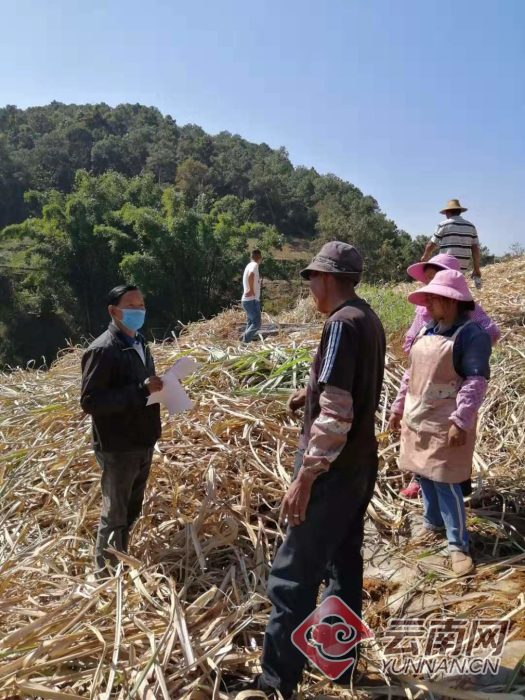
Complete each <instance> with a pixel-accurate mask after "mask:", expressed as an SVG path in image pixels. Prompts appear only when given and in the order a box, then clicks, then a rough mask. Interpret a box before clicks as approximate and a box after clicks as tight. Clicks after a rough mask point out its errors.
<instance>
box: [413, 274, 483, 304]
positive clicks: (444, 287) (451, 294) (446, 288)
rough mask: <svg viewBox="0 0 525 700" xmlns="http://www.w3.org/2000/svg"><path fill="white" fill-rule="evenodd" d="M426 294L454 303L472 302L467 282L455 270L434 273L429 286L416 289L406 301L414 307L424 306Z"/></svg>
mask: <svg viewBox="0 0 525 700" xmlns="http://www.w3.org/2000/svg"><path fill="white" fill-rule="evenodd" d="M427 294H434V295H435V296H437V297H447V298H448V299H455V300H456V301H473V298H472V294H471V292H470V289H469V288H468V284H467V280H466V279H465V278H464V277H463V275H462V274H461V272H457V270H442V271H441V272H438V273H436V276H435V277H434V279H433V280H432V282H430V284H427V286H426V287H423V288H422V289H418V291H417V292H412V294H409V295H408V297H407V299H408V301H409V302H410V303H411V304H415V305H416V306H425V302H426V295H427Z"/></svg>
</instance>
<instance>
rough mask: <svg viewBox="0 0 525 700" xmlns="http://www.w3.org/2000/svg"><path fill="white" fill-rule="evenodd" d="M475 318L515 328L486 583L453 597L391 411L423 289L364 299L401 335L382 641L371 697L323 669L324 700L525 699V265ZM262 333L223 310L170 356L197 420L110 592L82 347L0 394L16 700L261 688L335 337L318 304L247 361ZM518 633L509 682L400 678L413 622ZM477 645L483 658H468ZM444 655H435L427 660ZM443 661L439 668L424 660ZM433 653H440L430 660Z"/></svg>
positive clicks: (393, 376)
mask: <svg viewBox="0 0 525 700" xmlns="http://www.w3.org/2000/svg"><path fill="white" fill-rule="evenodd" d="M483 282H484V286H483V289H482V290H481V291H479V292H476V299H477V300H478V301H479V303H480V304H482V306H483V308H484V309H485V311H486V312H487V314H490V316H491V318H492V319H493V320H494V321H495V322H496V323H497V324H498V325H499V326H500V328H501V330H502V337H501V340H500V342H499V344H498V346H497V347H496V348H495V350H494V351H493V354H492V358H491V379H490V382H489V389H488V393H487V396H486V398H485V401H484V403H483V406H482V409H481V411H480V414H479V430H478V440H477V444H476V450H475V455H474V473H473V492H472V495H471V496H470V498H469V499H468V500H467V526H468V529H469V532H470V536H471V552H472V555H473V558H474V560H475V562H476V570H475V572H474V573H473V574H471V575H468V576H465V577H463V578H461V579H456V578H452V577H451V576H450V575H449V571H448V569H447V567H446V566H445V556H444V555H445V551H446V542H445V541H444V540H443V539H442V538H440V537H437V536H435V535H433V534H429V533H428V532H424V531H423V530H422V528H421V525H422V512H423V505H422V500H421V499H420V498H419V499H408V498H404V497H402V496H400V495H399V492H400V490H401V489H403V488H404V487H406V486H407V485H408V483H409V481H410V477H409V476H407V475H406V474H402V473H401V472H400V471H399V469H398V464H397V460H398V454H399V437H398V436H396V435H394V434H392V433H391V431H390V430H389V428H388V418H389V412H390V406H391V404H392V402H393V400H394V399H395V397H396V393H397V390H398V388H399V384H400V381H401V377H402V375H403V371H404V368H405V366H406V356H405V355H404V353H403V351H402V349H401V344H402V338H403V335H404V333H405V332H406V330H407V328H408V326H409V325H410V322H411V314H412V309H411V308H410V305H409V304H408V303H407V302H406V300H405V298H406V293H407V292H408V291H410V290H412V289H415V288H416V287H417V283H414V285H398V286H397V287H385V288H382V287H367V286H365V287H364V288H363V290H360V287H358V288H357V293H358V294H361V295H362V296H363V297H364V298H366V299H368V301H369V302H370V303H371V305H372V306H373V308H374V309H375V311H376V313H378V315H379V316H380V318H381V320H382V321H383V324H384V327H385V330H386V334H387V342H388V349H387V361H386V370H385V379H384V383H383V390H382V395H381V401H380V406H379V409H378V411H377V413H376V436H377V439H378V441H379V456H380V466H379V475H378V479H377V483H376V486H375V490H374V494H373V497H372V500H371V503H370V505H369V507H368V512H367V516H366V523H365V546H364V552H363V556H364V560H365V581H364V593H363V595H364V605H363V616H364V622H365V623H366V624H367V625H368V626H369V628H370V629H371V631H372V632H373V638H372V639H369V640H368V641H366V642H365V643H363V644H362V645H361V658H360V661H359V666H358V668H357V669H356V673H355V674H354V684H353V687H351V688H348V687H342V686H338V685H337V684H336V683H334V682H332V681H330V680H329V679H328V678H327V677H326V676H325V675H323V674H322V673H321V672H320V671H319V670H318V669H317V668H315V667H314V666H313V665H308V666H307V667H306V671H305V675H304V678H303V681H302V684H301V687H300V690H299V693H298V697H300V698H309V697H326V698H329V697H333V698H344V697H346V698H347V697H360V698H365V697H366V698H368V697H369V698H383V697H384V698H387V697H388V698H393V697H407V698H409V700H416V699H418V698H427V697H428V698H438V697H445V698H461V699H463V700H480V699H483V698H486V699H487V700H495V699H496V698H519V697H523V695H524V693H525V675H524V662H525V486H524V484H525V429H524V426H525V401H524V397H525V258H523V257H516V258H513V259H511V260H509V261H507V262H502V263H499V264H495V265H491V266H487V267H486V268H484V275H483ZM244 321H245V316H244V313H243V312H242V310H241V309H239V308H233V309H230V310H227V311H224V312H223V313H222V314H220V315H218V316H216V317H215V318H213V319H211V320H209V321H202V322H198V323H194V324H190V325H188V326H187V327H185V328H184V330H183V332H182V333H181V334H180V335H179V336H178V338H175V337H174V338H173V339H172V340H171V341H169V342H164V343H156V344H153V345H152V346H151V351H152V354H153V356H154V358H155V361H156V364H157V370H158V374H159V375H160V374H161V373H162V371H164V370H165V369H167V368H168V367H169V366H170V365H172V364H173V362H174V360H176V359H177V358H179V357H182V356H184V355H188V356H190V357H192V358H193V359H195V360H196V361H197V362H199V363H200V367H199V370H198V371H197V372H196V373H194V374H193V375H191V376H190V377H188V378H187V379H185V380H184V382H183V385H184V388H185V390H186V392H187V394H188V396H189V397H190V399H191V400H192V401H193V402H194V403H195V406H194V408H193V409H192V410H191V411H186V412H184V413H180V414H176V415H174V416H172V417H169V416H168V414H167V412H165V411H164V409H163V412H162V438H161V439H160V441H159V442H158V444H157V446H156V448H155V453H154V459H153V466H152V472H151V476H150V479H149V482H148V485H147V489H146V496H145V501H144V507H143V510H142V514H141V516H140V518H139V519H138V521H137V523H136V525H135V526H134V529H133V532H132V536H131V543H130V547H129V551H128V552H127V553H126V554H124V553H122V552H115V556H117V557H118V561H119V564H118V567H117V569H116V571H115V575H113V576H111V577H110V578H108V579H106V580H102V581H99V580H97V579H96V578H95V577H94V576H93V572H94V561H93V559H94V545H95V538H96V531H97V524H98V518H99V514H100V500H101V494H100V470H99V467H98V465H97V463H96V460H95V456H94V452H93V449H92V447H91V442H90V441H91V421H90V417H89V416H88V415H85V414H84V413H83V412H82V410H81V408H80V404H79V398H80V379H81V374H80V361H81V356H82V353H83V348H82V347H68V348H66V349H64V350H63V352H62V353H61V354H60V357H59V358H58V360H57V361H56V362H55V363H54V364H53V365H52V366H51V367H49V368H42V369H38V368H37V366H34V367H29V368H27V369H12V370H9V371H7V370H6V371H5V372H4V373H2V374H1V375H0V698H2V699H3V700H7V699H10V700H15V699H20V698H30V697H31V698H52V699H55V700H59V699H64V700H67V699H70V698H90V699H92V700H94V699H95V698H101V699H102V698H110V697H111V698H119V699H120V698H122V699H123V700H124V699H127V698H141V699H143V700H146V699H147V700H154V699H156V698H164V699H165V700H167V699H168V698H177V699H180V700H208V699H213V700H219V699H221V700H224V699H226V698H230V697H231V698H233V697H235V692H234V690H232V686H231V685H230V682H231V679H232V678H233V679H238V680H239V681H243V680H250V679H251V678H253V677H255V676H256V675H257V673H258V672H259V671H260V668H259V660H260V655H261V648H262V640H263V635H264V630H265V627H266V623H267V619H268V614H269V611H270V607H271V605H270V603H269V600H268V598H267V595H266V586H267V581H268V574H269V570H270V566H271V563H272V560H273V558H274V556H275V552H276V550H277V548H278V546H279V545H280V543H281V542H282V539H283V536H284V528H285V525H284V524H283V523H282V522H280V520H279V508H280V505H281V501H282V498H283V495H284V493H285V491H286V489H287V487H288V486H289V485H290V483H291V479H292V474H293V464H294V458H295V452H296V449H297V444H298V439H299V435H300V431H301V425H302V419H301V418H302V417H301V413H298V414H297V416H296V417H290V415H288V414H287V412H286V400H287V398H288V396H289V395H290V394H291V393H292V392H293V391H294V390H296V389H298V388H301V387H304V386H305V385H306V383H307V381H308V375H309V371H310V366H311V363H312V358H313V354H314V352H315V349H316V347H317V344H318V342H319V339H320V335H321V330H322V324H323V317H322V316H321V315H320V314H319V313H318V312H317V311H316V310H315V307H314V305H313V302H312V301H311V300H310V299H309V298H306V297H305V298H304V299H301V300H300V301H299V302H298V303H297V305H296V307H295V308H294V309H293V310H289V311H286V312H284V313H282V314H280V315H276V316H274V315H269V314H265V313H264V309H263V319H262V322H263V326H262V333H261V336H262V338H261V339H260V340H259V341H258V342H255V343H251V344H244V345H243V344H241V343H240V342H239V338H240V332H241V328H242V326H243V324H244ZM444 616H446V617H448V618H454V620H460V621H464V625H465V627H464V628H465V629H466V627H467V626H468V625H469V624H471V623H472V624H473V621H474V620H476V621H477V622H476V624H479V621H483V620H495V619H497V620H505V621H508V631H507V636H506V640H505V646H504V648H503V652H502V656H501V665H500V667H499V670H498V672H497V673H494V674H490V673H487V674H481V675H480V674H478V675H476V674H475V673H470V674H457V675H455V676H454V675H443V674H439V673H434V674H429V673H428V672H426V671H423V672H418V669H417V668H416V667H415V666H414V669H413V672H412V673H411V674H409V673H406V672H401V673H400V672H396V668H395V665H394V666H390V667H389V666H388V663H387V662H388V654H387V653H386V652H387V641H386V637H387V636H388V635H387V632H388V630H389V629H390V627H389V625H390V622H391V621H392V620H393V619H401V618H402V619H403V620H405V621H406V620H412V621H418V622H419V623H420V624H421V625H427V627H428V624H429V622H430V621H432V620H436V621H437V620H439V619H442V618H443V617H444ZM465 640H466V638H465ZM425 653H426V652H425ZM423 656H424V654H423ZM430 657H432V651H431V650H430V651H429V652H428V658H430Z"/></svg>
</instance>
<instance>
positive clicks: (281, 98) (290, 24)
mask: <svg viewBox="0 0 525 700" xmlns="http://www.w3.org/2000/svg"><path fill="white" fill-rule="evenodd" d="M0 17H1V23H2V40H1V44H0V46H1V50H2V59H3V60H2V70H1V73H0V105H5V104H16V105H18V106H19V107H27V106H30V105H43V104H46V103H48V102H50V101H51V100H58V101H61V102H66V103H69V102H76V103H85V102H107V103H108V104H110V105H117V104H119V103H120V102H132V103H134V102H140V103H143V104H146V105H152V106H156V107H158V108H159V109H160V110H161V111H162V112H164V113H169V114H171V115H172V117H174V118H175V119H176V120H177V122H178V123H179V124H185V123H187V122H193V123H196V124H199V125H201V126H202V127H203V128H204V129H205V130H206V131H208V132H210V133H217V132H219V131H223V130H227V131H230V132H232V133H239V134H241V135H242V136H243V137H245V138H247V139H249V140H251V141H257V142H260V141H265V142H266V143H268V144H269V145H270V146H273V147H278V146H281V145H284V146H286V148H287V149H288V151H289V153H290V157H291V159H292V162H293V163H294V164H295V165H307V166H314V167H315V168H316V169H317V170H318V171H320V172H322V173H324V172H333V173H335V174H337V175H339V176H340V177H343V178H344V179H347V180H350V181H351V182H352V183H354V184H355V185H357V186H358V187H359V188H360V189H361V190H362V191H363V192H364V193H365V194H371V195H373V196H374V197H376V199H377V200H378V201H379V204H380V206H381V208H382V209H383V211H385V212H386V213H387V215H388V216H389V217H391V218H393V219H394V220H395V221H396V222H397V224H398V225H399V226H400V227H402V228H404V229H405V230H407V231H408V232H409V233H411V234H412V235H417V234H419V233H430V232H432V230H433V229H434V227H435V225H436V224H437V223H438V222H439V220H440V219H441V218H442V217H440V215H439V213H438V212H439V210H440V209H441V208H442V207H443V206H444V204H445V202H446V201H447V200H448V199H450V198H452V197H458V198H459V199H460V200H461V202H462V203H463V204H464V205H465V206H467V207H468V208H469V212H468V213H467V215H466V216H467V218H471V220H472V221H473V222H474V223H475V224H476V225H477V227H478V231H479V234H480V239H481V242H482V243H485V244H487V245H488V246H489V247H490V248H491V250H492V251H493V252H495V253H498V254H501V253H503V252H505V250H506V249H507V248H508V246H509V245H510V244H511V243H512V242H513V241H517V240H520V241H521V242H525V226H524V221H525V198H524V190H525V157H524V156H525V141H524V133H523V132H524V128H525V0H455V2H452V1H451V0H360V2H356V1H355V0H324V1H322V2H319V0H317V1H316V2H312V1H311V0H262V1H259V2H250V1H249V0H201V1H200V2H199V1H198V0H197V1H193V2H191V1H190V0H185V1H184V2H181V1H179V0H149V2H145V1H144V0H126V1H123V0H89V2H86V1H85V0H82V1H80V0H33V1H32V2H29V1H28V0H16V2H15V1H14V0H0Z"/></svg>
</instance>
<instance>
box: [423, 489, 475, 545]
mask: <svg viewBox="0 0 525 700" xmlns="http://www.w3.org/2000/svg"><path fill="white" fill-rule="evenodd" d="M421 493H422V494H423V503H424V504H425V513H424V515H423V520H424V522H425V525H427V527H429V528H430V529H431V530H443V529H445V530H446V532H447V540H448V548H449V550H450V551H451V552H465V554H468V532H467V525H466V516H465V504H464V502H463V493H462V492H461V485H460V484H443V483H442V482H440V481H431V480H430V479H425V478H424V477H421Z"/></svg>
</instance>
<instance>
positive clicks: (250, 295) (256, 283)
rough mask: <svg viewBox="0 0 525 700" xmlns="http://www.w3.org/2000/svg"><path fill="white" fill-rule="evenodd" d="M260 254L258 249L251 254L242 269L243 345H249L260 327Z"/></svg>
mask: <svg viewBox="0 0 525 700" xmlns="http://www.w3.org/2000/svg"><path fill="white" fill-rule="evenodd" d="M261 263H262V254H261V251H260V250H259V249H258V248H254V249H253V250H252V253H251V260H250V262H249V263H248V264H247V265H246V267H245V269H244V274H243V276H242V284H243V295H242V302H241V303H242V308H243V309H244V310H245V311H246V318H247V325H246V330H245V331H244V334H243V336H242V342H243V343H249V342H250V341H251V340H252V339H253V336H254V335H255V334H256V333H257V331H258V330H259V328H260V327H261V302H260V298H261V278H260V276H259V265H260V264H261Z"/></svg>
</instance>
